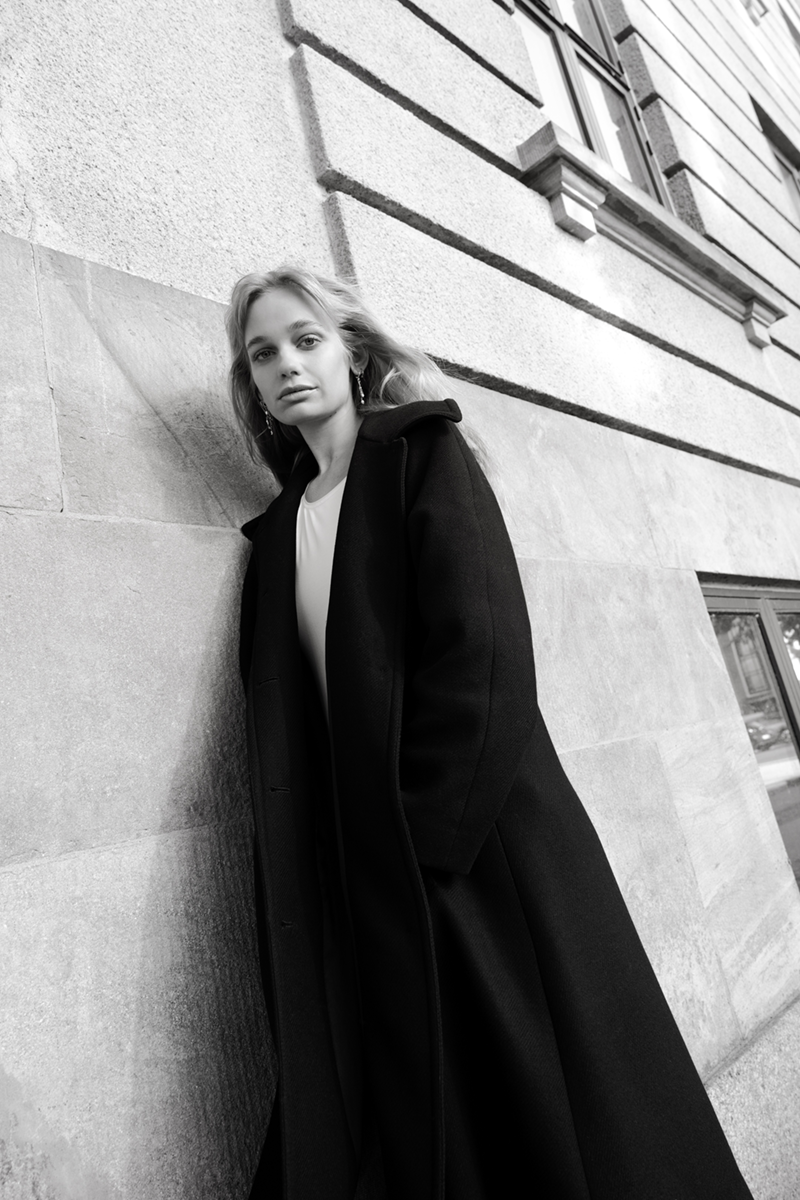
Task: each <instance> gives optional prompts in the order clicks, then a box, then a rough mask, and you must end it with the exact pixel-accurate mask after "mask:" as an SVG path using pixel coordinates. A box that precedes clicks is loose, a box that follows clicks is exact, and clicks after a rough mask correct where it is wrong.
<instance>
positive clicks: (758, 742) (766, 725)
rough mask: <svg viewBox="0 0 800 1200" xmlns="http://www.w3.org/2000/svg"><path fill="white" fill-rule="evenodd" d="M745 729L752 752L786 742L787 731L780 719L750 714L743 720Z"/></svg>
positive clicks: (788, 735)
mask: <svg viewBox="0 0 800 1200" xmlns="http://www.w3.org/2000/svg"><path fill="white" fill-rule="evenodd" d="M744 724H745V728H746V730H747V733H748V736H749V738H750V745H751V746H752V747H753V749H754V750H766V749H767V748H768V747H769V746H774V745H775V743H776V742H788V741H789V740H790V734H789V730H788V729H787V727H786V722H785V721H784V720H783V718H782V717H767V716H765V715H764V714H763V713H751V714H750V715H749V716H746V717H745V719H744Z"/></svg>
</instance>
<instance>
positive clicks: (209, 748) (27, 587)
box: [0, 513, 249, 864]
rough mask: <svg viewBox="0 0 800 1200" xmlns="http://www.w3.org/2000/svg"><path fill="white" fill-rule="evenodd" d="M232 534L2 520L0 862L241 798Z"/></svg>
mask: <svg viewBox="0 0 800 1200" xmlns="http://www.w3.org/2000/svg"><path fill="white" fill-rule="evenodd" d="M245 546H246V543H245V540H244V538H241V537H240V536H239V535H238V534H237V533H235V532H224V531H219V532H217V531H215V530H205V529H197V528H192V527H188V528H183V529H181V528H179V527H176V526H169V525H157V524H152V523H136V522H122V521H116V522H112V521H88V520H76V519H65V518H63V517H32V516H22V515H12V514H9V513H6V514H4V515H2V516H0V578H2V580H3V585H4V606H3V632H2V642H3V650H2V654H0V677H1V678H2V683H1V684H0V744H2V745H3V746H4V747H5V748H6V750H7V755H6V766H5V771H4V785H3V787H4V790H3V804H4V818H3V841H2V852H1V853H0V864H1V863H4V862H5V863H8V862H14V861H21V860H25V859H31V858H38V857H41V856H46V855H51V854H57V853H65V852H68V851H76V850H79V849H82V848H84V847H86V846H93V845H98V844H101V845H102V844H109V843H113V842H117V841H120V840H124V839H126V838H134V837H141V836H144V835H146V834H151V833H154V832H158V831H162V830H169V829H175V828H183V827H186V826H197V825H201V824H206V823H208V822H209V821H229V820H233V819H239V818H240V817H241V815H242V813H244V812H246V811H247V809H248V806H249V799H248V790H247V782H246V767H245V753H244V734H243V709H244V697H243V693H242V688H241V683H240V681H239V678H238V658H237V635H238V621H239V585H240V579H241V572H242V566H243V558H244V556H245Z"/></svg>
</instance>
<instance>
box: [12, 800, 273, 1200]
mask: <svg viewBox="0 0 800 1200" xmlns="http://www.w3.org/2000/svg"><path fill="white" fill-rule="evenodd" d="M250 839H251V834H250V828H249V826H248V825H245V824H242V823H240V822H239V823H233V824H230V825H228V826H225V827H223V828H222V829H219V830H212V829H209V828H204V829H198V830H194V831H191V832H180V833H174V834H169V835H162V836H159V837H151V838H145V839H142V840H139V841H132V842H127V843H126V844H123V845H117V846H112V847H108V848H105V849H102V850H95V851H87V852H82V853H78V854H72V855H65V856H62V857H59V858H56V859H45V860H43V861H42V862H41V863H38V864H25V865H22V866H17V867H11V868H9V867H7V868H5V869H4V870H2V871H0V912H2V913H3V921H2V924H0V955H2V960H3V964H4V969H3V971H2V973H0V1178H2V1179H3V1187H2V1191H3V1195H4V1196H6V1195H10V1196H12V1197H13V1196H15V1195H16V1196H20V1197H23V1198H24V1200H29V1198H31V1197H46V1198H47V1200H50V1198H51V1197H52V1200H117V1198H118V1197H131V1198H132V1200H133V1198H136V1200H139V1198H141V1197H158V1198H159V1200H189V1198H190V1197H191V1200H219V1197H223V1196H224V1197H231V1198H232V1200H233V1198H234V1197H244V1196H245V1195H246V1194H247V1186H248V1183H249V1178H250V1176H251V1173H252V1171H253V1169H254V1163H255V1160H256V1158H257V1155H258V1150H259V1148H260V1143H261V1141H262V1140H263V1136H264V1131H265V1127H266V1120H267V1113H268V1109H269V1104H270V1096H271V1083H270V1075H271V1066H270V1057H269V1056H270V1049H269V1036H268V1033H267V1030H266V1026H265V1021H264V1013H263V1005H262V1002H261V999H260V984H259V982H258V980H257V978H256V975H257V971H256V967H255V961H256V959H255V946H254V942H255V937H254V929H253V921H252V916H251V914H252V867H251V858H250V853H251V852H250ZM3 1135H5V1136H3ZM7 1138H8V1140H6V1139H7ZM7 1185H9V1187H10V1188H12V1189H15V1190H7Z"/></svg>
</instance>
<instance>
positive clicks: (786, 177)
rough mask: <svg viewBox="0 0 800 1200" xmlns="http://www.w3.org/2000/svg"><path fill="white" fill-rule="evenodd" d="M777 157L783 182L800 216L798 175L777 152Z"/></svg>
mask: <svg viewBox="0 0 800 1200" xmlns="http://www.w3.org/2000/svg"><path fill="white" fill-rule="evenodd" d="M775 158H776V159H777V161H778V170H779V171H780V173H781V175H782V176H783V182H784V183H785V184H786V188H787V190H788V192H789V195H790V196H791V197H792V204H793V205H794V207H795V209H796V211H797V215H798V216H799V217H800V183H798V182H797V175H796V174H795V172H794V171H792V169H791V168H790V167H788V166H787V164H786V163H785V162H784V161H783V159H782V158H779V156H778V155H777V154H776V155H775Z"/></svg>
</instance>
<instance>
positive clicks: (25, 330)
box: [0, 235, 61, 509]
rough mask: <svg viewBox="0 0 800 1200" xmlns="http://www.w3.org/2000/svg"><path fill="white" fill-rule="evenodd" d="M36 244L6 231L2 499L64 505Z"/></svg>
mask: <svg viewBox="0 0 800 1200" xmlns="http://www.w3.org/2000/svg"><path fill="white" fill-rule="evenodd" d="M36 290H37V289H36V276H35V271H34V263H33V248H32V247H31V246H30V245H29V244H28V243H27V242H23V241H20V240H18V239H17V238H11V237H7V236H5V235H0V379H2V393H1V394H0V504H3V505H7V506H17V507H20V508H44V509H60V508H61V465H60V462H59V455H58V444H57V441H56V431H55V421H54V417H53V400H52V396H51V395H50V388H49V384H48V378H47V361H46V359H45V353H44V345H43V343H42V330H41V322H40V320H39V303H38V297H37V294H36Z"/></svg>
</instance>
